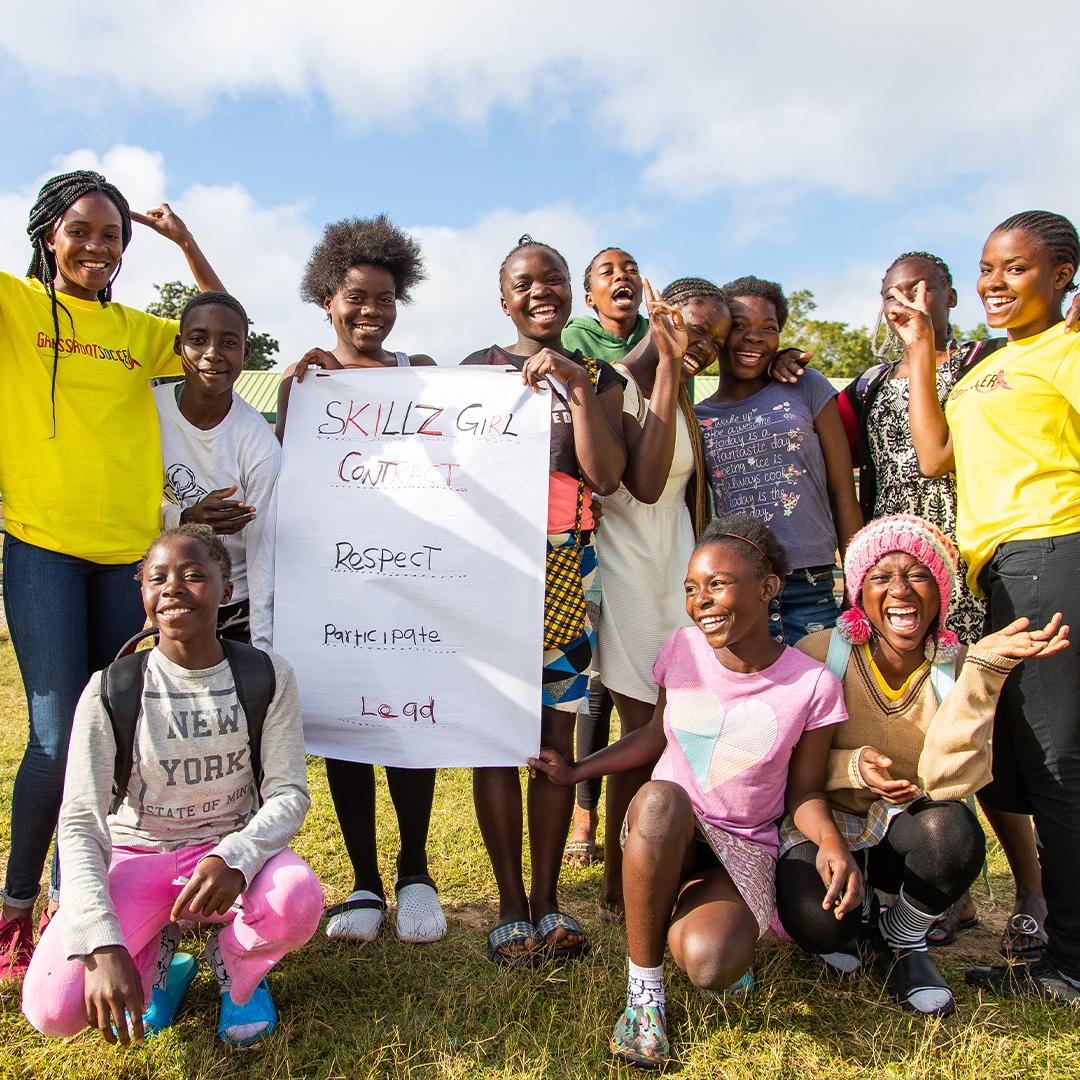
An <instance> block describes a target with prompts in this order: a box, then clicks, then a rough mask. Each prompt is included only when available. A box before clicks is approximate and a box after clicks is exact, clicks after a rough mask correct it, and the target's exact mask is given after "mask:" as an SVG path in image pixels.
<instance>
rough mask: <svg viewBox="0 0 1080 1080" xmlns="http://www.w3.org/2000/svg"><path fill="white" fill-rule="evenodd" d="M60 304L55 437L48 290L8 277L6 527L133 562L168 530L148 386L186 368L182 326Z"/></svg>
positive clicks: (1, 454) (0, 360)
mask: <svg viewBox="0 0 1080 1080" xmlns="http://www.w3.org/2000/svg"><path fill="white" fill-rule="evenodd" d="M57 300H58V301H59V302H60V303H62V304H63V306H64V307H63V308H61V307H58V309H57V316H58V317H59V320H60V335H59V343H60V356H59V362H58V364H57V374H56V436H55V438H54V437H53V421H52V408H51V405H50V384H51V382H52V368H53V338H54V337H55V336H56V334H55V332H54V330H53V320H52V310H51V302H50V300H49V295H48V293H46V292H45V289H44V287H43V286H42V284H41V283H40V282H39V281H36V280H31V279H26V278H17V277H13V276H12V275H11V274H6V273H4V272H3V271H0V495H2V497H3V509H4V527H5V528H6V529H7V531H8V532H10V533H11V535H12V536H14V537H17V538H18V539H20V540H24V541H26V543H28V544H34V545H36V546H37V547H43V548H48V549H49V550H51V551H59V552H63V553H64V554H66V555H75V556H77V557H78V558H81V559H88V560H90V561H91V562H99V563H126V562H133V561H134V560H135V559H137V558H139V557H140V556H141V555H142V553H143V552H144V551H145V549H146V546H147V545H148V544H149V543H150V541H151V540H153V538H154V537H155V536H156V535H157V533H158V531H159V530H160V528H161V482H162V481H161V477H162V466H161V434H160V431H159V429H158V417H157V410H156V409H155V408H154V400H153V397H152V395H151V393H150V379H151V378H154V377H155V376H159V375H172V374H177V373H179V372H180V370H181V367H180V358H179V357H178V356H177V355H176V354H175V353H174V352H173V341H174V340H175V338H176V334H177V332H178V330H179V324H178V323H176V322H174V321H170V320H168V319H159V318H157V317H156V316H154V315H147V314H146V313H145V312H142V311H135V310H133V309H132V308H127V307H124V306H123V305H121V304H113V303H109V304H105V305H104V306H102V305H101V304H100V303H98V301H96V300H79V299H76V298H74V297H71V296H65V295H63V294H60V295H59V296H58V297H57ZM64 308H67V311H64ZM69 312H70V317H69V314H68V313H69Z"/></svg>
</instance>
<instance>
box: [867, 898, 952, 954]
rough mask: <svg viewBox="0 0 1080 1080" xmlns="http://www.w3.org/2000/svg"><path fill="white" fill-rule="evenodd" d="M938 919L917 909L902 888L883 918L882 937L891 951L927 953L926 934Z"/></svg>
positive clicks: (938, 916)
mask: <svg viewBox="0 0 1080 1080" xmlns="http://www.w3.org/2000/svg"><path fill="white" fill-rule="evenodd" d="M937 918H940V915H927V914H926V912H925V911H920V910H919V909H918V908H917V907H915V906H914V905H913V904H912V903H911V901H910V900H908V898H907V896H906V895H905V894H904V890H903V888H902V887H901V889H900V893H899V895H898V896H897V898H896V903H894V904H893V906H892V907H891V908H889V910H888V911H886V912H885V914H884V915H882V916H881V924H880V927H881V937H882V939H883V940H884V941H885V944H886V945H888V946H889V948H891V949H898V950H902V951H905V952H926V934H927V932H928V931H929V929H930V927H931V926H932V925H933V923H934V920H935V919H937Z"/></svg>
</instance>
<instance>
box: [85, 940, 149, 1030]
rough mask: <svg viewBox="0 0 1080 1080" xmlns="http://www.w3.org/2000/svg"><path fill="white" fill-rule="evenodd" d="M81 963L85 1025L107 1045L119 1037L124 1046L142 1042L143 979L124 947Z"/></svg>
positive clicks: (109, 947) (99, 951)
mask: <svg viewBox="0 0 1080 1080" xmlns="http://www.w3.org/2000/svg"><path fill="white" fill-rule="evenodd" d="M82 961H83V964H84V966H85V967H86V978H85V981H84V982H83V1005H84V1006H85V1008H86V1022H87V1024H89V1025H90V1027H92V1028H97V1029H98V1031H100V1032H101V1035H102V1038H103V1039H104V1040H105V1041H106V1042H109V1043H114V1042H116V1040H117V1038H118V1037H119V1039H120V1042H122V1043H123V1044H124V1046H127V1045H128V1043H129V1042H130V1041H131V1040H132V1039H134V1040H135V1041H136V1042H142V1040H143V1022H142V1017H143V1007H144V1003H143V989H142V976H140V975H139V969H138V968H137V967H136V966H135V961H134V960H132V959H131V953H129V952H128V951H127V949H125V948H124V946H123V945H107V946H105V948H103V949H96V950H95V951H94V952H92V953H90V955H89V956H84V957H83V958H82ZM125 1014H126V1015H125ZM129 1018H130V1028H129V1026H128V1019H129Z"/></svg>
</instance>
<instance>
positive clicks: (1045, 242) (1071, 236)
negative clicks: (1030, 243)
mask: <svg viewBox="0 0 1080 1080" xmlns="http://www.w3.org/2000/svg"><path fill="white" fill-rule="evenodd" d="M1012 229H1019V230H1020V231H1021V232H1026V233H1027V234H1028V235H1029V236H1031V237H1033V238H1034V239H1035V240H1037V241H1038V242H1039V243H1040V244H1041V245H1042V246H1043V247H1044V248H1046V250H1047V252H1048V253H1049V255H1050V258H1051V259H1053V260H1054V262H1055V263H1057V264H1058V265H1060V264H1061V263H1068V264H1069V265H1070V266H1071V267H1072V268H1073V275H1072V276H1073V278H1075V277H1076V271H1077V270H1078V269H1080V237H1077V235H1076V226H1075V225H1073V223H1072V222H1071V221H1070V220H1069V219H1068V218H1067V217H1065V216H1063V215H1062V214H1055V213H1053V212H1052V211H1050V210H1024V211H1023V212H1022V213H1019V214H1013V216H1012V217H1008V218H1006V219H1005V220H1004V221H1003V222H1002V223H1001V224H1000V225H999V226H998V227H997V228H996V229H994V232H996V233H999V232H1010V231H1011V230H1012ZM991 235H993V233H991ZM1075 288H1076V282H1075V281H1073V280H1072V278H1070V279H1069V283H1068V284H1067V285H1066V286H1065V292H1066V293H1071V292H1072V291H1073V290H1074V289H1075Z"/></svg>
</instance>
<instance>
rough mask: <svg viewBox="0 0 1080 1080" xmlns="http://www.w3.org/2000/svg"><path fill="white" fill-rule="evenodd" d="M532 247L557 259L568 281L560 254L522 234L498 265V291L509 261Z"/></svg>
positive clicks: (526, 234)
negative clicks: (549, 253) (540, 249)
mask: <svg viewBox="0 0 1080 1080" xmlns="http://www.w3.org/2000/svg"><path fill="white" fill-rule="evenodd" d="M534 247H535V248H543V249H544V250H545V251H549V252H551V254H552V255H554V256H555V258H556V259H558V260H559V262H561V263H562V265H563V269H564V270H565V271H566V277H567V279H569V277H570V266H569V264H568V263H567V261H566V259H564V258H563V256H562V254H561V253H560V252H558V251H556V250H555V248H553V247H552V246H551V245H550V244H545V243H544V242H543V241H541V240H534V239H533V238H532V237H531V236H530V235H529V234H528V233H522V234H521V236H519V237H518V242H517V243H516V244H515V245H514V246H513V247H512V248H511V249H510V250H509V251H508V252H507V253H506V258H505V259H503V261H502V262H501V263H500V264H499V288H500V289H501V288H502V281H503V274H505V273H506V267H507V265H508V264H509V262H510V260H511V259H512V258H513V257H514V256H515V255H516V254H517V253H518V252H519V251H523V250H524V249H525V248H534ZM608 250H610V249H608V248H604V251H608ZM599 254H602V252H600V253H599Z"/></svg>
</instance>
